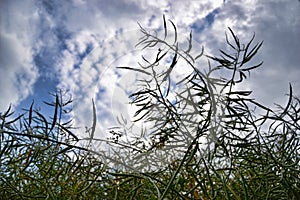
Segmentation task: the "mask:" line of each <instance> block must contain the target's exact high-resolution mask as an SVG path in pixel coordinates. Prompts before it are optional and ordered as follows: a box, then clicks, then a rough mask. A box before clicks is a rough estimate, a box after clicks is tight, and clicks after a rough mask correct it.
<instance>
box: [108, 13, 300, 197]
mask: <svg viewBox="0 0 300 200" xmlns="http://www.w3.org/2000/svg"><path fill="white" fill-rule="evenodd" d="M163 24H164V35H163V36H162V37H160V36H159V34H158V33H157V32H153V33H151V32H150V31H147V30H146V29H144V28H143V27H141V26H140V28H141V32H142V33H143V37H142V38H141V39H140V42H139V43H138V44H137V45H138V46H142V49H143V50H147V49H149V50H151V51H152V52H153V49H154V48H156V49H157V54H156V56H154V57H151V56H148V55H147V51H146V52H145V55H147V56H148V57H150V58H147V56H143V60H144V62H143V63H139V66H138V67H131V66H122V67H119V68H120V69H125V70H131V71H134V72H135V73H139V74H141V75H142V78H140V79H139V80H137V85H138V86H139V87H138V89H137V91H135V92H134V93H132V94H131V95H130V98H131V99H132V101H131V103H132V104H134V105H136V106H137V107H138V110H137V111H136V113H135V117H136V121H142V122H144V123H149V122H151V123H150V124H153V126H151V127H149V128H148V130H145V131H144V130H143V131H142V132H141V134H140V137H136V136H135V137H136V138H135V139H133V138H130V139H128V137H130V135H128V134H122V131H120V130H122V129H120V130H118V132H117V131H111V133H112V135H113V136H116V133H118V137H117V140H114V141H113V143H114V144H119V145H120V146H122V147H124V146H129V147H130V148H121V150H119V151H118V154H120V155H123V154H125V155H128V156H127V159H124V161H123V166H124V168H123V169H124V170H129V171H131V170H137V171H138V170H141V172H143V169H147V168H148V169H149V168H151V167H153V166H155V167H154V168H151V169H152V170H154V171H155V170H158V171H159V170H160V169H161V168H160V167H161V166H159V164H162V166H166V165H167V164H166V163H168V164H169V165H170V163H172V162H173V164H175V166H176V167H175V168H172V170H167V169H166V168H163V169H165V170H166V171H163V172H162V173H158V174H159V175H158V177H160V178H162V177H164V178H163V179H162V180H161V179H159V178H158V179H157V177H156V176H155V178H153V177H152V178H150V180H151V181H152V183H153V184H154V185H155V188H156V190H153V192H154V193H155V196H156V198H158V199H164V198H165V197H168V198H174V197H178V198H182V199H184V198H189V199H190V198H192V199H201V198H202V199H206V198H209V199H215V198H217V199H223V198H226V199H233V198H234V199H259V198H267V199H269V198H270V199H297V198H299V194H300V193H299V192H300V188H299V186H300V185H299V184H300V182H299V178H300V177H299V159H300V157H299V153H300V152H299V146H298V144H299V130H300V127H299V122H298V121H299V117H298V115H299V110H300V109H299V99H298V98H297V97H295V96H293V93H292V86H290V93H289V101H288V104H287V105H286V106H285V107H281V106H278V108H279V109H278V110H276V111H275V110H272V109H270V108H268V107H267V106H264V105H262V104H260V103H258V102H257V101H255V99H253V98H252V97H251V96H250V95H251V93H252V91H249V90H241V89H240V88H241V87H239V85H240V84H242V83H243V81H244V79H246V78H248V77H249V75H250V72H251V71H252V70H254V69H256V68H258V67H259V66H261V65H262V62H261V63H259V64H254V65H253V64H251V61H252V60H253V58H254V56H255V55H256V54H257V52H258V50H259V49H260V47H261V46H262V42H260V43H257V44H254V45H253V42H254V35H253V37H252V38H251V39H250V41H249V42H248V43H246V44H243V43H242V42H241V41H240V39H239V38H238V36H237V35H236V34H234V32H233V30H232V29H230V28H229V33H230V34H229V35H230V36H228V35H226V42H227V45H228V47H226V48H227V49H229V50H227V51H224V50H220V53H221V54H220V56H210V55H205V54H204V51H203V48H202V49H200V53H199V52H198V54H193V53H192V52H193V47H194V46H193V41H192V34H190V37H189V38H188V40H187V44H182V43H180V42H179V41H178V36H177V29H176V26H175V25H174V23H173V22H172V21H170V24H171V26H172V29H173V30H171V31H173V32H172V33H171V31H170V30H169V29H168V27H167V21H166V20H165V18H163ZM169 35H170V36H171V38H172V37H173V39H170V37H169ZM182 46H183V47H182ZM148 52H150V51H148ZM150 54H151V53H150ZM201 58H206V59H208V64H207V65H208V67H207V68H203V66H200V65H199V63H197V60H199V59H201ZM178 63H180V64H178ZM183 63H185V64H183ZM176 68H177V69H179V70H180V68H183V70H181V71H189V74H186V75H185V76H184V77H182V78H181V79H180V80H178V78H177V80H176V77H175V76H174V74H175V75H177V74H176ZM221 72H222V73H221ZM221 74H225V75H224V76H221ZM171 94H172V95H173V96H175V98H174V97H173V96H172V95H171ZM124 127H125V126H124ZM124 127H123V128H124ZM127 131H128V130H127ZM129 131H130V130H129ZM122 135H125V136H127V138H126V137H125V138H123V139H119V137H120V136H122ZM113 138H114V137H113ZM141 139H143V140H141ZM128 141H130V142H129V143H128ZM128 163H131V164H132V165H129V164H128ZM121 165H122V163H121ZM128 165H129V166H128ZM149 165H150V167H149ZM146 171H147V170H146ZM167 174H168V176H167V178H166V177H165V175H167ZM126 176H127V177H130V178H132V177H135V175H131V176H130V175H128V174H127V175H126ZM147 178H148V177H147ZM147 178H144V179H147ZM137 179H140V177H139V178H137ZM134 180H136V179H134ZM159 180H161V181H162V182H160V181H159ZM139 188H140V189H141V190H142V191H144V190H143V189H142V186H140V187H139ZM135 192H136V191H135Z"/></svg>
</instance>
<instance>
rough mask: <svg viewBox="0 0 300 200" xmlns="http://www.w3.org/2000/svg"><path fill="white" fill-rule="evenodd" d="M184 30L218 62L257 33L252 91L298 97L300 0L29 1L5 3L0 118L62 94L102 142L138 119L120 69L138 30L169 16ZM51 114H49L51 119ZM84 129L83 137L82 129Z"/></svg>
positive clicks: (281, 99)
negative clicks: (229, 46) (228, 48)
mask: <svg viewBox="0 0 300 200" xmlns="http://www.w3.org/2000/svg"><path fill="white" fill-rule="evenodd" d="M163 15H165V17H166V19H170V20H172V21H173V22H174V23H175V24H176V25H177V30H178V34H179V35H180V36H182V38H186V37H188V36H189V33H190V31H192V33H193V41H194V42H195V43H197V44H199V46H204V48H205V53H207V54H211V55H215V54H218V49H220V48H224V45H225V32H226V31H228V29H227V27H231V28H232V29H233V30H234V31H235V33H236V34H237V35H238V36H239V37H240V38H241V40H243V41H248V40H249V39H250V38H251V36H252V35H253V33H255V35H256V41H262V40H263V41H264V44H263V47H262V48H261V50H260V52H259V53H258V55H257V58H256V59H257V61H259V60H262V61H264V64H263V66H262V67H261V68H260V69H258V70H256V71H254V72H252V73H251V77H250V79H247V81H246V83H245V85H244V87H245V89H251V90H253V91H254V92H253V95H254V97H255V98H256V99H257V101H259V102H262V103H263V104H266V105H268V106H270V107H272V106H273V107H274V104H273V103H281V104H284V103H286V102H287V97H286V96H285V94H287V93H288V91H289V83H291V84H292V85H293V88H294V93H295V94H296V95H299V90H300V80H299V78H298V77H299V76H300V65H299V63H300V40H299V36H300V2H299V1H298V0H169V1H167V0H153V1H146V0H66V1H60V0H26V1H11V0H2V1H1V2H0V95H1V98H0V112H4V111H5V110H6V109H7V108H8V106H9V105H10V104H11V105H12V107H13V108H14V110H16V112H17V113H18V112H22V108H28V107H29V106H30V104H31V103H32V101H33V100H34V102H35V108H41V112H42V113H43V111H44V112H45V113H46V114H48V112H50V110H47V108H46V106H44V104H43V103H42V101H44V100H46V101H49V100H51V97H50V95H49V94H48V93H49V92H55V90H56V88H61V89H64V90H65V91H68V92H69V93H68V94H70V95H72V97H73V99H74V103H73V105H72V106H73V113H72V114H73V118H74V119H75V126H78V127H85V126H87V127H90V126H91V125H92V124H91V123H92V99H94V101H95V106H96V110H97V131H96V132H97V134H98V136H99V137H104V136H105V134H106V133H107V128H109V127H111V126H114V125H116V124H117V118H118V117H120V114H123V115H125V116H127V115H128V116H131V115H132V112H133V111H132V110H131V108H130V106H128V105H127V104H126V102H128V98H127V96H126V92H124V88H130V87H131V86H132V85H134V78H133V75H132V74H130V73H125V72H120V70H118V69H117V68H116V67H118V66H137V61H138V60H139V59H140V56H141V55H140V52H139V51H138V49H137V48H136V47H135V44H136V43H137V42H138V38H139V36H141V33H140V32H139V26H138V24H137V22H138V23H139V24H141V25H142V26H143V27H145V28H147V29H151V30H153V29H162V27H163V22H162V16H163ZM49 115H51V114H50V113H49ZM80 130H83V129H80Z"/></svg>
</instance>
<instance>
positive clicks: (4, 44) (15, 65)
mask: <svg viewBox="0 0 300 200" xmlns="http://www.w3.org/2000/svg"><path fill="white" fill-rule="evenodd" d="M4 9H6V11H5V12H1V16H0V17H1V25H0V27H1V28H0V37H1V38H0V70H1V73H0V94H1V98H0V111H1V112H2V111H5V110H6V109H7V108H8V106H9V104H10V103H11V104H12V106H13V107H14V108H15V107H16V106H17V105H18V104H19V103H20V101H22V100H23V99H25V98H26V97H27V96H28V95H29V94H31V93H32V92H33V91H32V88H33V84H34V83H35V81H36V79H37V77H38V70H37V68H36V66H34V64H33V62H32V55H33V51H32V49H31V47H30V45H31V44H30V43H31V41H30V39H31V38H30V36H31V34H32V32H31V28H30V22H32V21H34V19H33V18H31V17H29V16H28V12H32V10H31V9H30V5H29V4H25V5H24V7H22V11H21V10H19V9H20V7H18V6H17V7H15V5H13V4H3V7H2V9H1V10H2V11H3V10H4Z"/></svg>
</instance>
